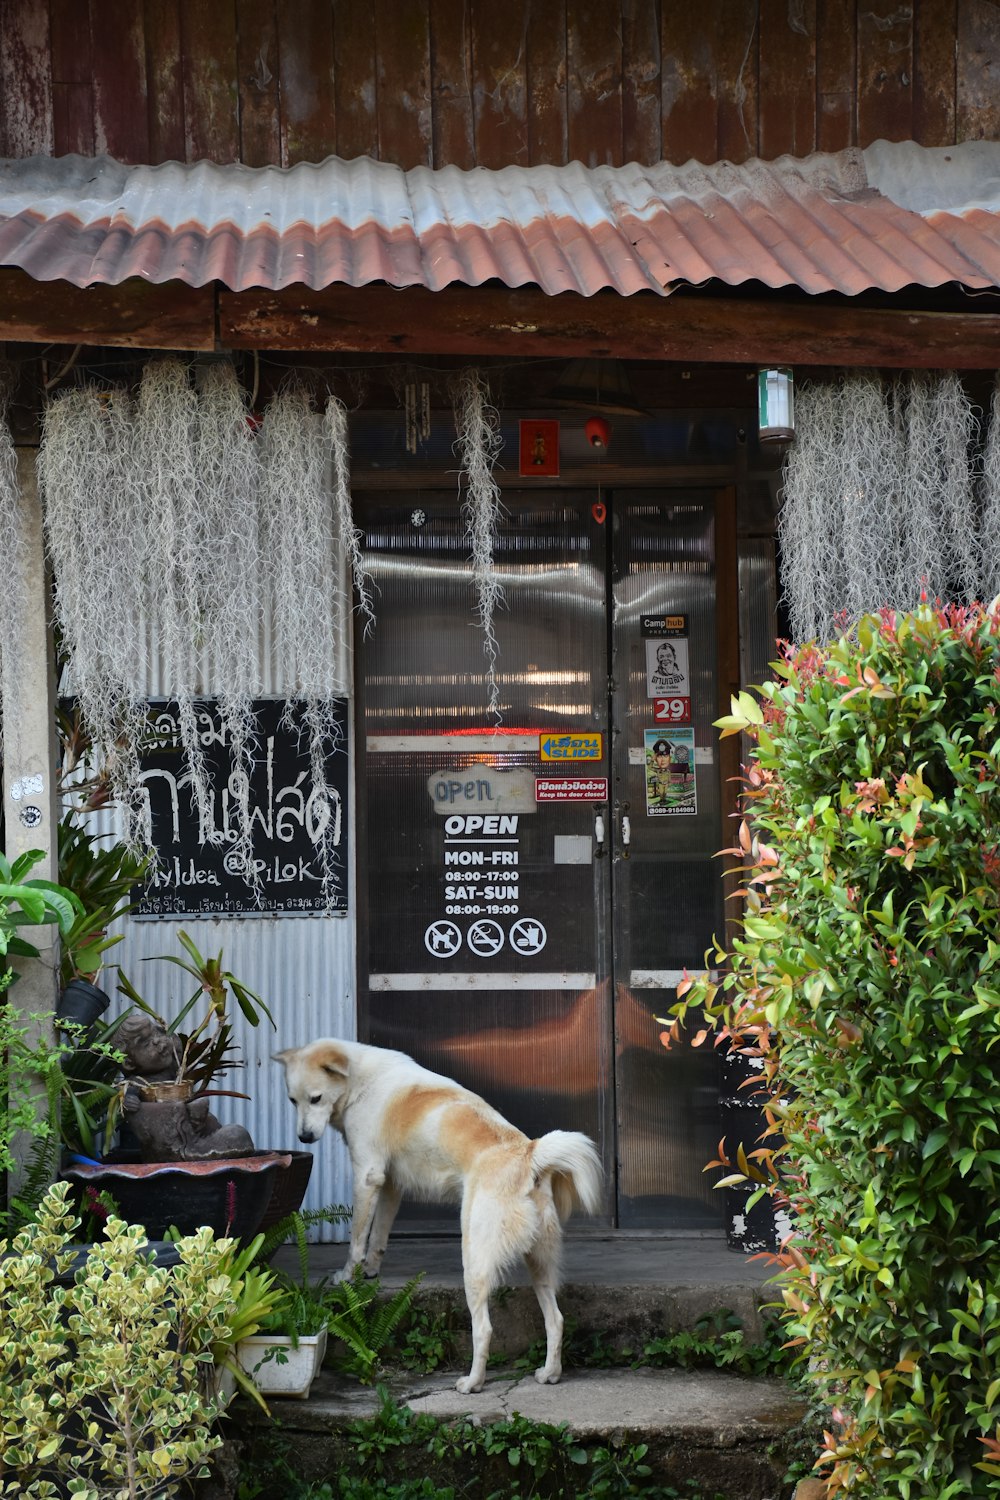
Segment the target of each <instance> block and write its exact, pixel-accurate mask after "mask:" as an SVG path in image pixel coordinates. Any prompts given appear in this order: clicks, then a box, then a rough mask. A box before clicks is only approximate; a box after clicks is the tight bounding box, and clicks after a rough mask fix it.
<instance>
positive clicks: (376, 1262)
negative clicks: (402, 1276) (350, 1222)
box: [365, 1177, 403, 1276]
mask: <svg viewBox="0 0 1000 1500" xmlns="http://www.w3.org/2000/svg"><path fill="white" fill-rule="evenodd" d="M402 1196H403V1194H402V1192H401V1191H400V1189H399V1188H398V1187H397V1186H396V1184H395V1183H394V1182H393V1180H392V1178H391V1177H387V1178H386V1180H385V1182H384V1183H383V1185H382V1191H381V1192H380V1193H379V1195H378V1203H377V1204H376V1205H375V1217H374V1219H373V1220H372V1232H371V1234H370V1235H369V1236H368V1250H367V1252H366V1254H365V1275H366V1276H377V1275H378V1273H379V1270H380V1269H381V1266H382V1257H383V1255H384V1254H385V1247H386V1245H387V1244H388V1242H389V1231H390V1229H391V1228H392V1226H393V1222H394V1220H395V1218H396V1214H397V1213H398V1212H399V1204H400V1200H401V1199H402Z"/></svg>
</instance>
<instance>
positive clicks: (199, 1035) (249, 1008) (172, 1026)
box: [118, 932, 274, 1098]
mask: <svg viewBox="0 0 1000 1500" xmlns="http://www.w3.org/2000/svg"><path fill="white" fill-rule="evenodd" d="M177 940H178V942H179V943H180V945H181V947H182V948H183V949H184V951H185V953H186V954H187V955H188V961H185V960H184V959H183V958H178V957H177V956H176V954H172V953H165V954H160V955H159V956H158V957H157V958H154V959H149V960H147V962H150V963H159V962H163V963H169V964H175V965H176V966H177V968H179V969H182V970H183V971H184V973H185V974H188V975H190V976H191V978H192V979H194V980H195V981H196V985H197V987H196V989H195V991H194V993H193V994H192V995H191V997H190V998H189V999H188V1000H187V1001H186V1002H185V1003H184V1004H183V1005H182V1006H181V1008H180V1010H179V1011H178V1013H177V1015H176V1016H174V1018H173V1019H172V1020H171V1021H169V1022H167V1021H165V1020H164V1019H163V1018H162V1017H161V1016H159V1015H158V1014H157V1012H156V1011H155V1010H154V1009H153V1007H152V1006H151V1005H150V1004H149V1003H148V1001H146V1000H144V999H143V998H142V996H141V995H140V994H139V992H138V991H137V990H136V988H135V986H134V985H133V984H132V982H131V981H130V980H129V979H128V978H127V977H126V975H125V974H124V973H123V972H122V970H121V968H119V970H118V988H119V990H120V991H121V993H122V994H123V995H125V996H126V997H127V998H128V999H129V1000H131V1001H132V1003H133V1005H136V1006H137V1007H138V1008H139V1009H140V1010H141V1011H143V1012H145V1014H146V1015H148V1016H151V1017H152V1018H153V1020H155V1021H157V1022H159V1023H160V1025H162V1026H163V1027H164V1028H165V1029H166V1031H167V1032H168V1033H169V1034H170V1035H172V1036H176V1037H177V1038H178V1040H179V1043H180V1049H179V1057H178V1062H177V1068H176V1073H175V1076H174V1080H173V1081H174V1082H175V1083H189V1084H191V1085H192V1086H193V1088H194V1089H195V1091H196V1092H197V1093H198V1094H205V1093H213V1094H219V1093H229V1094H234V1095H235V1097H238V1098H245V1097H246V1095H243V1094H235V1091H233V1090H220V1089H210V1088H209V1085H210V1084H211V1083H212V1082H213V1081H214V1080H215V1079H216V1078H218V1077H219V1076H220V1075H221V1074H223V1073H227V1072H228V1071H229V1070H230V1069H232V1068H240V1067H243V1066H244V1062H243V1059H242V1058H240V1057H238V1056H236V1055H235V1045H236V1044H235V1043H234V1041H233V1029H232V1022H231V1021H230V1019H229V1008H228V1007H229V998H230V996H232V998H233V999H234V1000H235V1001H236V1004H237V1005H238V1006H239V1008H240V1011H241V1012H242V1014H243V1016H244V1018H245V1019H246V1020H247V1021H248V1022H249V1023H250V1025H251V1026H256V1025H257V1024H258V1023H259V1021H260V1017H261V1015H262V1014H263V1015H265V1016H266V1017H267V1019H268V1020H269V1021H270V1023H271V1025H272V1026H273V1025H274V1017H273V1016H272V1015H271V1012H270V1011H269V1010H268V1008H267V1005H266V1004H265V1002H264V1001H263V1000H262V999H261V997H260V996H259V995H256V994H254V992H253V990H251V989H250V988H249V987H248V986H247V985H245V984H243V983H241V981H240V980H238V979H237V978H236V976H235V974H232V973H231V972H230V971H229V970H228V969H226V968H224V967H223V962H222V954H221V952H220V953H219V954H217V956H216V957H215V958H211V957H205V956H204V955H202V954H201V953H200V952H199V950H198V949H197V948H196V947H195V944H194V943H193V942H192V941H191V939H190V937H188V935H187V933H186V932H179V933H178V934H177ZM202 1001H204V1002H206V1003H205V1009H204V1011H203V1012H202V1014H201V1016H200V1017H198V1018H197V1019H196V1020H195V1022H194V1025H193V1026H192V1027H191V1029H190V1030H186V1031H183V1030H181V1028H182V1026H183V1025H184V1022H185V1021H186V1020H187V1018H188V1017H189V1016H190V1015H191V1014H192V1012H193V1011H194V1010H195V1008H196V1006H197V1005H198V1004H199V1003H201V1002H202Z"/></svg>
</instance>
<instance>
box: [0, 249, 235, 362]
mask: <svg viewBox="0 0 1000 1500" xmlns="http://www.w3.org/2000/svg"><path fill="white" fill-rule="evenodd" d="M0 340H5V341H9V342H11V343H28V344H112V345H124V346H125V347H126V348H130V349H197V350H212V349H214V348H215V287H214V286H203V287H190V286H183V285H182V284H181V283H180V282H177V281H173V282H167V283H165V284H164V285H162V286H153V285H151V284H150V283H149V282H148V281H141V280H139V279H138V278H133V279H131V280H129V281H123V282H122V283H121V285H120V286H88V287H78V286H73V285H72V284H71V283H70V282H68V281H35V280H33V279H32V277H30V276H28V275H27V274H26V272H24V271H18V270H14V269H11V268H0Z"/></svg>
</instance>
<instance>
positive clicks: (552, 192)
mask: <svg viewBox="0 0 1000 1500" xmlns="http://www.w3.org/2000/svg"><path fill="white" fill-rule="evenodd" d="M0 264H3V265H7V266H19V267H21V268H22V269H23V270H25V271H27V272H28V274H29V275H31V276H33V277H35V278H36V279H37V280H41V281H48V280H57V279H58V280H64V281H69V282H72V283H73V284H75V285H77V286H88V285H90V284H92V283H99V282H103V283H111V284H116V283H118V282H121V281H125V280H126V279H127V278H129V277H133V276H139V277H144V278H145V279H146V280H148V281H151V282H166V281H180V282H183V283H186V284H187V285H190V286H202V285H204V284H206V283H207V282H212V281H219V282H222V283H223V284H224V285H225V286H228V287H230V288H232V289H233V290H234V291H240V290H244V289H246V288H249V287H264V288H269V289H278V288H280V287H285V286H292V285H300V284H301V285H304V286H308V287H313V288H319V287H323V286H329V285H331V284H332V283H335V282H340V283H346V284H347V285H349V286H364V285H367V284H368V283H370V282H376V281H380V282H387V283H388V284H389V285H391V286H395V287H404V286H424V287H428V288H430V289H431V290H438V289H440V288H441V287H444V286H447V285H449V284H451V283H453V282H459V283H464V284H465V285H469V286H478V285H480V284H481V283H483V282H485V281H491V280H496V281H500V282H503V283H505V284H506V285H507V286H510V287H517V286H524V285H536V286H539V287H541V288H542V290H543V291H545V292H548V293H557V292H567V291H568V292H577V293H579V294H582V295H583V296H590V295H591V294H592V293H594V292H597V291H599V290H601V289H602V288H605V287H611V288H613V289H614V290H615V291H618V292H620V293H622V294H625V295H628V294H630V293H632V292H638V291H648V290H653V291H656V292H661V293H662V292H666V291H669V290H670V289H671V287H672V286H674V285H675V284H677V283H679V282H687V283H700V282H703V281H707V280H712V279H715V280H718V281H722V282H726V283H728V284H729V285H731V286H738V285H739V284H741V283H742V282H746V281H758V282H763V283H765V284H766V285H767V286H772V287H781V286H798V287H801V288H803V289H804V290H805V291H807V292H828V291H837V292H845V293H849V294H853V293H857V292H861V291H864V290H866V289H868V288H881V289H882V290H884V291H897V290H898V289H899V288H900V287H903V286H906V285H908V284H911V283H915V284H917V285H920V286H939V285H941V284H943V283H945V282H952V281H954V282H960V283H962V284H964V285H965V286H968V287H995V286H998V285H1000V143H995V142H983V141H976V142H969V143H966V144H964V145H961V146H954V147H947V148H944V147H940V148H932V149H930V148H923V147H919V146H917V145H915V144H913V143H912V142H902V143H898V144H892V143H889V142H886V141H880V142H878V143H876V145H874V146H872V147H869V148H868V149H867V150H864V151H861V150H856V149H852V150H847V151H841V152H837V153H833V154H823V153H816V154H814V155H812V156H808V157H804V158H801V159H797V158H793V157H787V156H786V157H781V158H780V159H779V160H777V161H772V162H764V161H749V162H745V163H743V164H742V165H740V166H735V165H733V164H732V163H730V162H718V163H715V164H714V165H709V166H703V165H701V164H699V163H697V162H688V163H687V165H686V166H681V167H676V166H672V165H670V164H669V163H665V162H664V163H660V164H658V165H656V166H652V167H643V166H639V165H637V164H631V165H629V166H624V167H591V168H587V167H584V166H582V165H581V164H580V163H579V162H572V163H570V164H569V165H568V166H564V167H513V166H512V167H504V168H503V169H501V170H500V171H486V170H485V169H476V170H474V171H471V172H465V171H460V170H459V169H458V168H456V167H445V168H442V169H441V170H439V171H432V170H431V169H430V168H427V167H417V168H414V169H412V170H410V171H403V170H402V169H401V168H399V167H395V166H393V165H392V164H391V163H388V162H378V161H374V160H371V159H370V158H367V157H359V158H356V159H355V160H353V161H342V160H340V159H338V158H336V157H331V158H329V159H328V160H327V161H324V162H321V163H318V164H315V165H314V164H309V163H302V164H300V165H298V166H295V167H291V168H287V169H282V168H279V167H244V166H240V165H233V166H217V165H214V164H212V163H210V162H197V163H193V164H184V163H180V162H166V163H163V164H162V165H160V166H135V167H128V166H122V165H121V164H119V163H117V162H114V161H112V160H111V159H110V158H108V157H97V158H89V157H81V156H66V157H59V158H55V159H53V158H48V157H31V158H28V159H26V160H21V161H6V162H3V163H2V164H0Z"/></svg>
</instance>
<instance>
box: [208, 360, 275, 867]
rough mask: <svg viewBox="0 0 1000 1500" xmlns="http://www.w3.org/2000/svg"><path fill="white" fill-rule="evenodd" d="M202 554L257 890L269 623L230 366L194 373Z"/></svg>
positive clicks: (239, 816) (236, 855) (237, 805)
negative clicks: (258, 712) (258, 767)
mask: <svg viewBox="0 0 1000 1500" xmlns="http://www.w3.org/2000/svg"><path fill="white" fill-rule="evenodd" d="M196 388H197V392H198V411H199V422H198V435H197V441H196V444H195V454H196V459H197V464H198V473H199V498H200V501H201V510H202V517H201V524H202V525H203V526H204V531H205V543H204V546H203V548H202V557H203V558H204V559H205V560H206V562H208V560H209V559H210V563H211V567H210V575H211V576H210V577H207V578H206V579H205V586H204V588H203V591H202V594H201V601H200V610H201V613H202V616H203V626H202V628H203V629H204V633H205V636H206V639H207V640H208V641H209V642H211V646H212V655H213V658H214V662H215V670H216V672H217V673H218V679H217V682H216V692H217V696H218V700H219V712H220V714H221V716H222V721H223V723H224V725H225V727H226V732H227V735H228V738H229V747H230V755H231V758H232V770H231V772H230V774H229V783H228V787H227V788H226V790H227V792H228V795H229V797H230V799H231V801H232V805H233V807H234V809H235V814H236V817H235V828H234V829H231V831H230V838H231V839H232V833H233V832H235V839H232V850H231V854H230V864H231V865H232V866H234V867H236V868H238V869H240V870H242V871H243V875H244V879H245V880H246V881H247V883H248V884H250V885H253V886H255V887H256V886H257V884H258V882H257V877H256V873H255V866H254V860H253V839H252V829H251V822H250V787H251V778H252V774H253V767H254V761H255V758H256V752H257V740H256V723H255V720H254V713H253V698H254V695H255V693H257V692H259V691H260V675H261V674H260V665H259V662H260V632H261V626H262V624H263V618H264V608H263V606H264V598H265V592H264V579H263V574H262V565H263V555H262V549H261V517H260V513H259V503H260V486H259V484H258V470H259V461H258V451H257V444H256V442H255V440H254V435H253V428H252V427H251V424H250V421H249V418H250V403H249V400H248V397H247V393H246V391H245V390H244V389H243V387H242V386H241V384H240V382H239V380H238V379H237V377H236V371H235V370H234V369H233V367H232V365H231V364H230V363H229V362H228V361H224V362H216V361H213V362H211V363H210V364H208V365H202V366H199V367H198V368H197V371H196Z"/></svg>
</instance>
